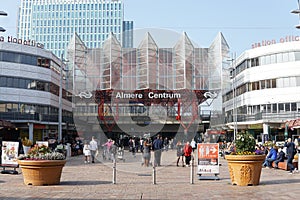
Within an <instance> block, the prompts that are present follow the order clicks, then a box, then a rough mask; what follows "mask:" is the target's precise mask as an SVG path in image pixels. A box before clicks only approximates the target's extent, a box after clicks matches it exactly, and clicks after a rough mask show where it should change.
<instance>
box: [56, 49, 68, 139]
mask: <svg viewBox="0 0 300 200" xmlns="http://www.w3.org/2000/svg"><path fill="white" fill-rule="evenodd" d="M60 59H61V66H60V68H59V73H60V74H59V96H58V140H59V141H62V90H63V66H64V65H65V63H64V62H68V61H67V60H65V59H64V54H61V57H60Z"/></svg>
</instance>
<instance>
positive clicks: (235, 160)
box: [225, 155, 266, 186]
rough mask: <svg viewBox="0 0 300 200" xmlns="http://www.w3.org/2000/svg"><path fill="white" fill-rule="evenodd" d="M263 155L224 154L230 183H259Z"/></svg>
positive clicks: (243, 184) (241, 184) (244, 184)
mask: <svg viewBox="0 0 300 200" xmlns="http://www.w3.org/2000/svg"><path fill="white" fill-rule="evenodd" d="M265 158H266V156H265V155H226V156H225V159H226V160H227V162H228V169H229V173H230V178H231V183H232V185H239V186H250V185H259V180H260V174H261V169H262V163H263V162H264V160H265Z"/></svg>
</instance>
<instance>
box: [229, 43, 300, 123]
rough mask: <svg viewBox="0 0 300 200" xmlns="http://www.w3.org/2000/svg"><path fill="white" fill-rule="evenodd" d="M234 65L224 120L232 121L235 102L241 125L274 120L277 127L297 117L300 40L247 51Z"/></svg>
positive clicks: (299, 115) (299, 99)
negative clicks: (234, 90)
mask: <svg viewBox="0 0 300 200" xmlns="http://www.w3.org/2000/svg"><path fill="white" fill-rule="evenodd" d="M235 64H236V65H235V66H234V67H235V70H233V71H232V72H231V75H232V78H231V83H233V85H232V87H230V89H229V90H228V91H226V92H225V95H224V96H223V97H224V102H223V108H224V110H225V113H226V116H227V119H226V120H227V122H229V123H231V122H232V121H233V116H232V113H233V111H232V110H233V108H234V105H235V108H236V109H237V121H238V123H239V124H240V125H242V124H243V125H247V124H248V125H250V124H252V125H253V124H261V125H262V124H263V123H266V124H271V123H275V124H276V123H277V125H276V126H277V127H280V125H281V124H282V123H285V122H286V121H288V120H291V119H296V118H299V117H300V93H299V92H298V91H300V46H299V42H296V41H294V42H285V43H278V44H273V45H269V46H264V47H258V48H254V49H250V50H247V51H245V52H244V53H243V54H242V55H241V56H240V57H238V58H237V59H236V61H235ZM233 89H236V92H235V98H232V97H233V96H234V95H233V92H232V91H233ZM276 126H275V125H274V127H276Z"/></svg>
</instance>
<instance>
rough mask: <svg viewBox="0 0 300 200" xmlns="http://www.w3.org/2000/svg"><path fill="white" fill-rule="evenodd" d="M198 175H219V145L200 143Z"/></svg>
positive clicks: (198, 148) (198, 147)
mask: <svg viewBox="0 0 300 200" xmlns="http://www.w3.org/2000/svg"><path fill="white" fill-rule="evenodd" d="M197 150H198V174H200V175H201V174H215V175H216V174H219V172H220V169H219V144H218V143H198V146H197Z"/></svg>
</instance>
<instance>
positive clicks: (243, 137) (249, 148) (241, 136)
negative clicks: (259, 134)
mask: <svg viewBox="0 0 300 200" xmlns="http://www.w3.org/2000/svg"><path fill="white" fill-rule="evenodd" d="M255 145H256V141H255V139H254V137H253V136H252V135H251V134H250V133H246V132H240V133H238V134H237V136H236V140H235V152H234V153H233V154H236V155H254V154H255Z"/></svg>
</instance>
